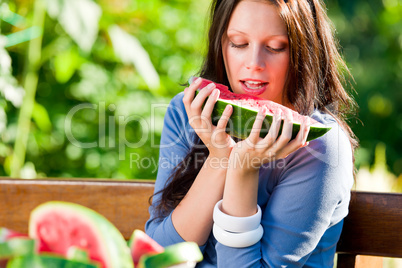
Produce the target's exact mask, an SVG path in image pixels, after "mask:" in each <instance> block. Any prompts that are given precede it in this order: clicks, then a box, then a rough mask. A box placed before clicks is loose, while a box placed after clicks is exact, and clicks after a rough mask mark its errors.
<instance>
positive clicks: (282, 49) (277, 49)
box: [267, 46, 286, 53]
mask: <svg viewBox="0 0 402 268" xmlns="http://www.w3.org/2000/svg"><path fill="white" fill-rule="evenodd" d="M267 48H268V50H269V51H272V52H275V53H279V52H282V51H284V50H285V49H286V48H285V47H282V48H273V47H270V46H268V47H267Z"/></svg>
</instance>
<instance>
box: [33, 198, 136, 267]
mask: <svg viewBox="0 0 402 268" xmlns="http://www.w3.org/2000/svg"><path fill="white" fill-rule="evenodd" d="M29 235H30V236H31V237H32V238H34V239H37V240H38V250H39V252H40V253H42V252H51V253H52V254H58V255H62V256H64V257H68V252H69V249H71V247H77V248H80V249H82V250H84V251H87V252H88V256H89V259H90V260H92V261H96V262H98V263H100V264H101V267H103V268H114V267H121V268H133V266H134V265H133V262H132V259H131V255H130V251H129V248H128V247H127V243H126V241H125V240H124V237H123V235H122V234H121V233H120V232H119V231H118V230H117V228H116V227H115V226H114V225H113V224H112V223H111V222H109V221H108V220H107V219H106V218H105V217H103V216H102V215H100V214H99V213H97V212H96V211H94V210H91V209H89V208H87V207H84V206H81V205H78V204H74V203H69V202H62V201H51V202H46V203H44V204H42V205H40V206H38V207H37V208H35V209H34V210H33V211H32V212H31V217H30V220H29Z"/></svg>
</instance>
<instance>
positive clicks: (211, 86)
mask: <svg viewBox="0 0 402 268" xmlns="http://www.w3.org/2000/svg"><path fill="white" fill-rule="evenodd" d="M214 87H215V84H214V83H209V84H208V86H206V89H213V88H214Z"/></svg>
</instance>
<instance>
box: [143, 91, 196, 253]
mask: <svg viewBox="0 0 402 268" xmlns="http://www.w3.org/2000/svg"><path fill="white" fill-rule="evenodd" d="M182 99H183V93H180V94H178V95H176V96H175V97H174V98H173V99H172V101H171V102H170V104H169V106H168V108H167V111H166V114H165V118H164V125H163V129H162V137H161V143H160V151H159V164H158V174H157V177H156V182H155V193H156V195H155V196H154V197H153V201H152V206H150V208H149V213H150V216H151V217H150V219H149V220H148V221H147V223H146V225H145V230H146V232H147V234H148V235H150V236H151V237H152V238H153V239H155V240H156V241H157V242H158V243H159V244H161V245H162V246H168V245H171V244H175V243H179V242H183V241H184V240H183V239H182V238H181V237H180V235H179V234H178V233H177V231H176V229H175V228H174V226H173V223H172V219H171V214H170V215H169V216H168V217H165V218H158V217H157V214H156V211H155V210H154V205H155V204H157V203H158V202H159V200H160V198H161V194H160V193H159V192H160V191H161V190H162V189H163V188H164V187H165V184H166V181H167V180H168V178H169V177H170V175H171V173H172V170H173V169H174V168H175V167H176V166H177V165H178V164H179V163H180V162H181V161H182V160H183V159H184V157H185V156H186V155H187V153H188V152H189V150H190V146H191V143H192V140H193V137H192V134H191V133H192V132H191V131H188V128H191V126H189V124H188V118H187V114H186V112H185V109H184V105H183V102H182ZM186 128H187V131H186Z"/></svg>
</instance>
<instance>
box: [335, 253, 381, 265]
mask: <svg viewBox="0 0 402 268" xmlns="http://www.w3.org/2000/svg"><path fill="white" fill-rule="evenodd" d="M382 267H383V258H382V257H376V256H363V255H357V256H356V255H351V254H339V255H338V262H337V266H336V268H382Z"/></svg>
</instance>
